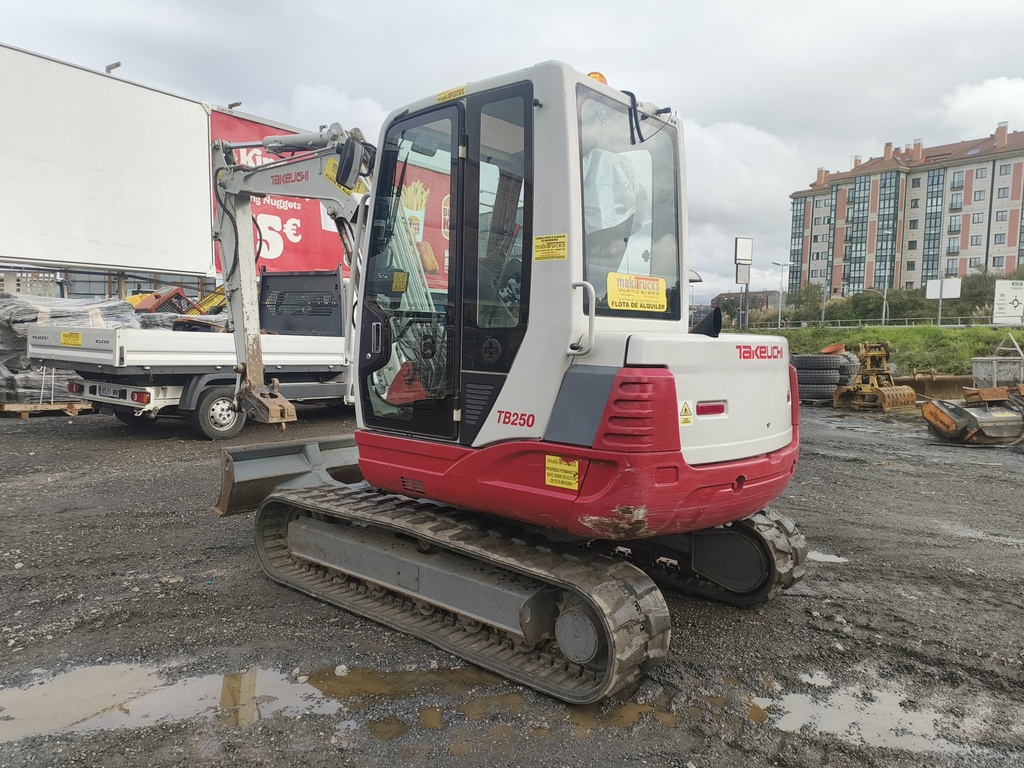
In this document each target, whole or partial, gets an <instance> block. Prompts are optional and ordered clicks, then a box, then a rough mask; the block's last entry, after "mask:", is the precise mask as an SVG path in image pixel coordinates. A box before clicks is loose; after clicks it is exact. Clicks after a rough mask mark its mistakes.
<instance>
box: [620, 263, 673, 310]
mask: <svg viewBox="0 0 1024 768" xmlns="http://www.w3.org/2000/svg"><path fill="white" fill-rule="evenodd" d="M608 306H609V307H611V308H612V309H631V310H635V311H637V312H664V311H665V310H666V309H668V289H667V284H666V282H665V278H663V277H646V276H644V275H626V274H622V273H620V272H610V273H609V274H608Z"/></svg>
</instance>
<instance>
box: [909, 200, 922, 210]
mask: <svg viewBox="0 0 1024 768" xmlns="http://www.w3.org/2000/svg"><path fill="white" fill-rule="evenodd" d="M910 207H911V208H920V207H921V198H919V197H915V198H914V199H913V200H911V201H910Z"/></svg>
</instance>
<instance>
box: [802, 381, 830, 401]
mask: <svg viewBox="0 0 1024 768" xmlns="http://www.w3.org/2000/svg"><path fill="white" fill-rule="evenodd" d="M835 392H836V385H835V384H801V385H800V399H801V400H829V401H831V400H832V396H833V395H835Z"/></svg>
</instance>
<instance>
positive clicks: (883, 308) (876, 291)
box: [864, 288, 889, 325]
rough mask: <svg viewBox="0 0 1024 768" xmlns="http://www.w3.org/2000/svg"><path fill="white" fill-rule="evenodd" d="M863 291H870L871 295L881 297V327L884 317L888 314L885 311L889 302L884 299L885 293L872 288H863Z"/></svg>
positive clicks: (883, 323)
mask: <svg viewBox="0 0 1024 768" xmlns="http://www.w3.org/2000/svg"><path fill="white" fill-rule="evenodd" d="M864 290H865V291H871V292H872V293H877V294H878V295H879V296H881V297H882V325H885V316H886V315H887V314H888V311H887V310H888V309H889V300H888V299H887V298H886V295H885V293H883V292H882V291H879V290H876V289H874V288H865V289H864Z"/></svg>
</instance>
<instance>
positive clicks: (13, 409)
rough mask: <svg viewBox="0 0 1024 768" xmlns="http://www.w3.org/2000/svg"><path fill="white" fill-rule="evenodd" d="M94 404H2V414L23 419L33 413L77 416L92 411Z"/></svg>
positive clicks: (0, 408)
mask: <svg viewBox="0 0 1024 768" xmlns="http://www.w3.org/2000/svg"><path fill="white" fill-rule="evenodd" d="M91 410H92V403H80V402H66V403H0V413H2V414H8V413H9V414H17V415H18V416H20V417H21V418H22V419H27V418H28V417H29V416H31V415H32V414H33V413H45V412H52V411H62V412H64V413H65V414H67V415H68V416H77V415H78V414H80V413H81V412H82V411H91Z"/></svg>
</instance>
